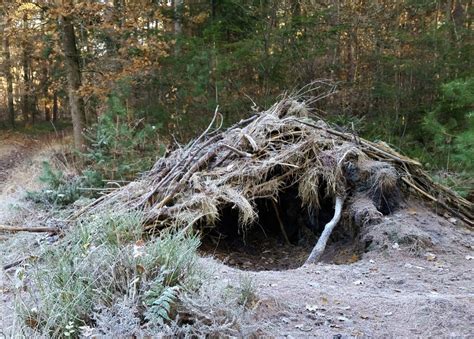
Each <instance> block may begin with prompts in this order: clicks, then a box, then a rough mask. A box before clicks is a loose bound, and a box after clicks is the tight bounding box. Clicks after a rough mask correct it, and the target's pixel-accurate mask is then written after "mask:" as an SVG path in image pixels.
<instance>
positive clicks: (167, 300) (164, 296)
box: [144, 279, 179, 325]
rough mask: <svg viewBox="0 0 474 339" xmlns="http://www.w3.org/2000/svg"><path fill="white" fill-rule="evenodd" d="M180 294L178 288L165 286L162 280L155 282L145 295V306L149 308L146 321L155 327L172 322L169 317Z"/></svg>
mask: <svg viewBox="0 0 474 339" xmlns="http://www.w3.org/2000/svg"><path fill="white" fill-rule="evenodd" d="M178 292H179V288H178V286H171V287H169V286H165V285H164V284H163V281H162V279H161V280H157V281H154V282H153V284H152V286H151V287H150V289H149V290H148V291H147V292H146V293H145V298H144V299H145V304H146V305H147V307H148V308H147V311H146V312H145V319H146V320H147V321H149V322H150V323H152V324H154V325H163V323H164V322H165V321H169V320H171V319H170V316H169V315H170V313H171V307H172V306H173V304H174V303H175V302H176V299H177V297H178Z"/></svg>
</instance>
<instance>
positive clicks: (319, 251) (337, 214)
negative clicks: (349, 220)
mask: <svg viewBox="0 0 474 339" xmlns="http://www.w3.org/2000/svg"><path fill="white" fill-rule="evenodd" d="M343 202H344V199H343V198H341V197H336V207H335V208H334V216H333V218H332V219H331V221H330V222H328V223H327V224H326V226H324V231H323V233H321V236H320V237H319V239H318V242H317V243H316V245H315V246H314V248H313V250H312V251H311V254H310V255H309V257H308V259H307V260H306V262H305V265H307V264H315V263H317V262H318V261H319V259H321V256H322V255H323V252H324V249H325V248H326V243H327V242H328V239H329V236H330V235H331V233H332V231H333V230H334V227H336V225H337V223H338V222H339V220H340V219H341V214H342V205H343Z"/></svg>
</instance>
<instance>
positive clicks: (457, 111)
mask: <svg viewBox="0 0 474 339" xmlns="http://www.w3.org/2000/svg"><path fill="white" fill-rule="evenodd" d="M472 13H473V3H472V1H470V0H397V1H388V0H379V1H368V0H367V1H361V0H356V1H353V0H348V1H341V0H319V1H316V0H281V1H280V0H279V1H277V0H174V1H158V0H149V1H142V0H136V1H130V0H113V1H107V0H103V1H73V0H63V1H59V0H57V1H3V2H1V5H0V22H1V26H0V39H1V41H2V49H1V51H2V53H1V59H0V66H1V68H0V126H2V127H1V128H2V129H3V130H6V129H12V128H15V129H19V130H21V131H23V132H32V133H38V132H47V131H54V130H56V131H57V130H60V129H63V128H66V129H67V128H69V127H71V126H72V127H73V130H74V133H73V135H74V142H75V146H76V148H77V149H78V150H80V151H81V152H82V159H83V160H82V171H83V172H82V174H83V176H84V177H86V179H87V184H84V185H88V186H90V185H92V182H93V181H94V182H95V185H96V186H97V185H100V182H103V180H104V178H112V179H123V180H125V179H130V178H131V177H133V176H134V175H135V174H136V173H138V172H140V171H144V170H146V169H148V168H149V166H150V165H151V164H152V163H153V162H154V161H155V160H156V157H157V156H160V155H162V154H163V153H164V152H165V150H166V145H169V144H173V143H175V142H178V143H184V142H186V141H188V140H189V139H190V138H191V137H193V136H194V135H196V134H197V133H198V132H199V131H200V130H202V129H203V128H205V126H206V125H207V124H208V123H209V121H210V119H211V117H212V115H213V112H214V110H215V109H216V107H217V106H218V110H219V112H220V113H221V114H222V117H223V124H224V126H227V125H229V124H231V123H233V122H236V121H238V120H240V119H242V118H245V117H247V116H248V115H249V113H251V112H252V110H257V109H261V108H267V107H268V106H270V105H271V104H272V103H273V102H275V100H277V98H278V96H279V95H281V94H282V93H283V92H285V91H287V92H288V91H290V92H291V91H292V90H296V89H300V88H302V87H304V86H305V85H307V84H308V83H311V82H312V81H313V80H315V79H324V81H323V82H321V86H323V87H324V86H327V88H326V89H328V90H331V88H333V87H332V86H333V85H336V88H337V90H336V92H335V93H334V94H333V95H332V96H330V97H327V98H325V99H324V100H321V101H318V102H317V103H316V104H315V106H314V107H312V108H313V111H314V112H315V113H317V114H318V115H319V116H322V117H324V118H325V119H327V120H329V121H331V122H335V123H337V124H339V125H340V126H342V127H343V128H345V129H346V130H348V131H352V132H353V133H354V134H358V135H360V136H363V137H366V138H369V139H371V140H383V141H384V142H386V143H388V144H390V145H391V146H392V147H395V148H396V149H398V150H400V151H401V152H403V153H405V154H408V155H409V156H411V157H414V158H416V159H419V160H420V161H421V162H422V163H423V164H424V165H425V166H426V167H427V168H428V169H430V170H431V171H432V173H433V175H434V176H435V177H436V178H437V179H438V180H439V181H441V182H443V183H445V184H447V185H449V186H450V187H452V188H454V189H455V190H457V191H458V192H459V193H461V194H462V195H464V196H468V198H469V199H472V195H473V190H472V187H473V179H472V177H473V175H472V174H473V170H474V72H473V55H474V50H473V44H472V42H473V34H472V33H473V32H472ZM324 84H327V85H324ZM50 174H51V173H50Z"/></svg>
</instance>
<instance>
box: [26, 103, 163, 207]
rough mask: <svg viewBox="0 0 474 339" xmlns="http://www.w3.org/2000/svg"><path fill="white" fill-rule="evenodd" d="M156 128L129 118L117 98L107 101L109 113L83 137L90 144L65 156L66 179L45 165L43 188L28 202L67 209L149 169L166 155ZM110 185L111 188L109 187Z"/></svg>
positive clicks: (56, 169) (30, 194)
mask: <svg viewBox="0 0 474 339" xmlns="http://www.w3.org/2000/svg"><path fill="white" fill-rule="evenodd" d="M159 127H160V126H159V125H158V126H157V125H152V124H150V123H147V122H145V121H144V120H143V119H135V118H133V117H131V113H130V112H129V111H127V110H126V109H125V107H124V106H123V103H122V102H121V100H120V97H118V96H113V95H112V96H111V97H110V98H109V105H108V110H107V111H106V112H105V113H104V114H103V115H101V116H100V117H99V120H98V122H97V124H95V125H94V126H92V127H91V128H90V129H89V130H88V131H87V132H86V133H85V136H86V138H87V139H88V141H89V146H88V148H87V150H86V151H85V152H83V153H78V152H67V154H62V157H63V158H72V159H74V161H71V163H73V164H74V168H72V169H70V172H72V173H75V174H74V175H66V174H65V173H64V171H63V169H60V168H56V166H54V163H45V164H44V166H43V172H42V175H41V177H40V180H41V181H42V182H43V183H44V184H45V188H44V189H42V190H39V191H34V192H29V193H28V196H27V198H29V199H30V200H32V201H34V202H37V203H43V204H46V205H53V206H57V207H60V206H65V205H70V204H71V203H73V202H75V201H76V200H78V199H79V198H81V197H87V198H97V197H98V196H99V195H100V194H102V193H104V192H107V191H108V190H109V189H111V188H115V187H117V186H121V185H123V184H125V183H127V182H129V181H131V180H133V179H134V178H136V177H137V176H138V175H139V174H140V173H142V172H145V171H147V170H149V169H150V168H151V166H152V165H153V164H154V163H155V161H156V160H157V158H158V157H160V156H162V155H163V154H164V152H165V146H164V144H163V143H162V142H161V140H160V138H159V137H158V129H159ZM110 184H112V186H110Z"/></svg>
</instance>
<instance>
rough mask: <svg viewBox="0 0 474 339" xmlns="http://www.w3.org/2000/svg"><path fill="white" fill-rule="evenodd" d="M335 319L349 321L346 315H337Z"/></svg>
mask: <svg viewBox="0 0 474 339" xmlns="http://www.w3.org/2000/svg"><path fill="white" fill-rule="evenodd" d="M337 320H339V321H351V320H350V319H349V318H346V317H343V316H340V317H337Z"/></svg>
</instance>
